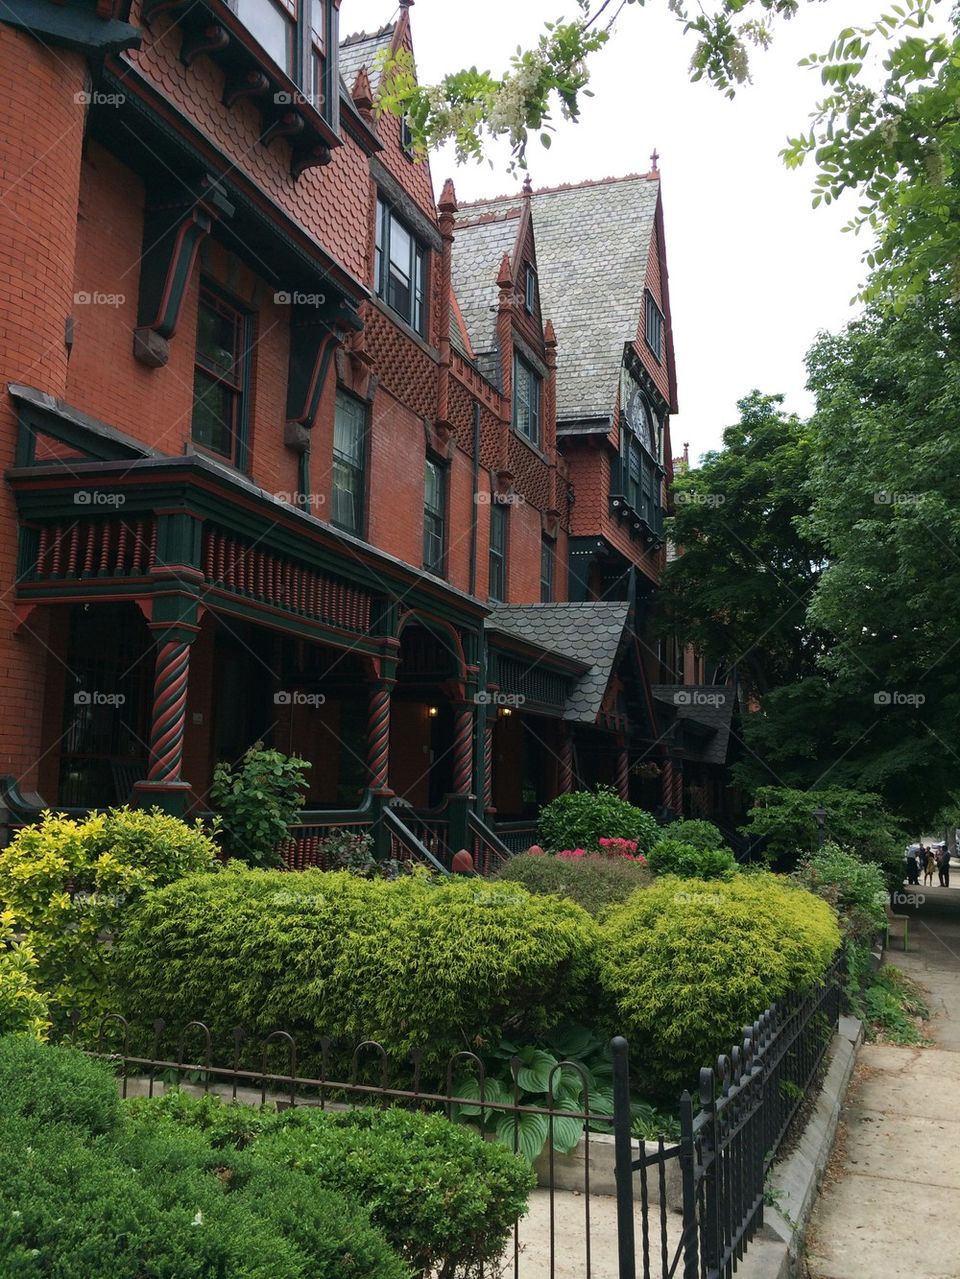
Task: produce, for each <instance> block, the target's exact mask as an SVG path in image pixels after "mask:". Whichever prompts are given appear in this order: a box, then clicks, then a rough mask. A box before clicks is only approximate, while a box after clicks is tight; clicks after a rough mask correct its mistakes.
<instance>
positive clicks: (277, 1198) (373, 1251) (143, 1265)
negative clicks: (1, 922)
mask: <svg viewBox="0 0 960 1279" xmlns="http://www.w3.org/2000/svg"><path fill="white" fill-rule="evenodd" d="M16 1067H19V1068H20V1071H21V1073H20V1074H19V1075H18V1074H17V1071H16ZM24 1072H25V1073H24ZM11 1083H13V1084H14V1085H15V1087H14V1088H13V1089H12V1090H9V1091H8V1086H9V1085H10V1084H11ZM0 1094H2V1095H0V1114H2V1117H3V1121H2V1122H0V1274H3V1275H5V1276H6V1275H10V1276H13V1275H24V1276H26V1275H41V1274H42V1275H51V1276H55V1277H56V1279H146V1277H147V1276H150V1277H151V1279H222V1277H223V1276H226V1275H229V1276H231V1279H411V1275H410V1271H409V1269H408V1267H407V1266H406V1265H405V1264H404V1263H403V1262H402V1260H401V1259H400V1257H399V1256H398V1254H397V1253H396V1252H395V1251H394V1250H393V1249H392V1248H391V1247H390V1245H389V1244H388V1243H387V1241H386V1239H385V1237H384V1236H383V1234H382V1232H381V1231H379V1230H378V1229H377V1228H376V1227H375V1226H373V1225H372V1224H371V1222H370V1219H369V1217H368V1215H367V1213H366V1211H365V1210H364V1209H363V1208H361V1207H357V1206H354V1204H353V1203H352V1202H351V1201H350V1200H348V1199H347V1198H346V1197H345V1196H344V1195H342V1194H340V1193H338V1192H336V1191H335V1190H334V1189H330V1188H327V1187H325V1186H323V1185H322V1184H318V1182H317V1179H316V1178H312V1177H310V1176H308V1175H306V1174H304V1173H302V1172H298V1171H296V1170H295V1169H289V1168H285V1167H281V1166H280V1165H277V1166H276V1167H275V1168H273V1169H271V1168H269V1167H263V1168H258V1167H253V1166H250V1165H249V1163H248V1164H246V1165H243V1164H242V1163H241V1157H240V1156H237V1161H236V1162H237V1165H238V1166H237V1167H236V1168H234V1166H233V1161H231V1159H230V1158H229V1157H226V1156H225V1155H224V1153H223V1152H222V1151H217V1150H215V1149H214V1148H213V1146H212V1145H211V1144H210V1143H209V1142H208V1141H207V1140H206V1139H205V1138H204V1137H203V1135H202V1134H201V1133H199V1132H191V1131H189V1130H187V1129H184V1128H180V1127H176V1126H173V1125H170V1126H168V1128H167V1129H166V1130H164V1131H154V1132H149V1131H144V1130H143V1129H142V1128H141V1129H139V1130H138V1128H137V1127H136V1125H131V1124H130V1123H128V1122H125V1121H124V1115H123V1113H122V1110H119V1109H118V1101H117V1086H116V1080H115V1079H114V1078H113V1077H112V1076H111V1074H110V1072H109V1071H108V1070H107V1069H106V1068H105V1067H103V1066H101V1065H100V1064H98V1063H96V1062H94V1061H90V1060H88V1059H87V1058H85V1057H83V1056H81V1055H80V1054H78V1053H75V1052H73V1051H72V1050H69V1049H64V1048H51V1047H47V1046H44V1045H41V1044H38V1043H37V1042H36V1041H35V1040H30V1039H27V1038H26V1037H16V1038H15V1039H14V1040H13V1042H12V1044H11V1040H10V1039H4V1040H0ZM108 1097H109V1100H108ZM235 1174H239V1175H235Z"/></svg>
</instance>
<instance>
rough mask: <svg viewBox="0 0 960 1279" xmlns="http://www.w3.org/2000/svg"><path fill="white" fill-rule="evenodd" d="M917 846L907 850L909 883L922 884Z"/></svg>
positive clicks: (914, 845)
mask: <svg viewBox="0 0 960 1279" xmlns="http://www.w3.org/2000/svg"><path fill="white" fill-rule="evenodd" d="M917 852H918V850H917V846H916V844H911V845H910V847H909V848H908V849H907V883H908V884H919V883H920V863H919V862H918V861H917Z"/></svg>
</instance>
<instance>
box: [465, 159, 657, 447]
mask: <svg viewBox="0 0 960 1279" xmlns="http://www.w3.org/2000/svg"><path fill="white" fill-rule="evenodd" d="M659 190H660V183H659V181H658V180H657V179H655V178H648V177H646V176H643V175H637V174H631V175H629V176H627V177H622V178H604V179H602V180H599V181H593V182H583V183H580V184H579V185H571V186H561V187H555V188H546V189H544V190H541V191H534V193H533V195H532V196H531V199H532V201H533V234H534V239H535V241H536V246H537V270H538V273H539V284H540V305H541V311H542V313H543V318H544V320H547V319H550V320H552V321H553V326H554V328H555V329H556V332H557V344H558V345H557V418H558V421H559V422H561V423H562V422H572V421H577V420H582V419H584V418H591V417H593V418H595V417H607V416H609V415H610V414H611V413H612V411H613V406H614V404H615V402H616V396H617V387H618V383H619V374H620V365H621V362H622V359H623V346H624V343H625V342H632V341H633V340H634V339H635V337H636V335H637V328H638V325H639V322H640V308H641V306H642V303H643V289H644V282H645V280H646V274H647V261H648V257H649V252H650V238H651V235H652V232H653V224H654V217H655V214H656V208H657V196H658V194H659ZM521 203H522V197H520V196H504V197H502V198H499V199H496V200H483V201H478V202H477V203H476V204H471V205H463V206H462V207H461V210H460V216H459V220H458V228H457V238H456V241H455V243H454V249H453V252H454V280H455V284H456V291H457V297H458V298H459V299H460V305H461V308H464V319H465V320H466V322H467V328H468V330H469V332H470V339H471V341H472V342H473V346H474V349H476V350H484V349H487V348H488V347H489V346H491V345H492V326H493V320H494V317H495V308H496V304H497V285H496V275H497V265H498V264H499V260H500V257H501V256H502V254H503V253H504V252H510V251H511V250H512V247H513V246H512V244H511V245H510V246H509V247H508V248H506V249H504V248H503V247H502V245H503V244H504V243H505V242H506V238H507V233H506V226H508V225H512V226H513V227H514V228H516V222H510V218H511V217H516V216H518V213H519V209H520V207H521ZM514 210H516V211H517V212H516V213H514V212H513V211H514ZM487 215H493V216H492V219H491V220H488V221H482V220H480V219H482V218H484V217H486V216H487ZM498 218H499V219H500V220H499V221H498V220H497V219H498ZM600 249H602V251H599V250H600ZM494 256H496V262H495V263H494V265H493V270H492V272H491V269H490V266H491V261H492V259H493V257H494ZM458 257H459V258H460V259H461V261H460V263H459V264H458V261H457V259H458ZM465 296H466V297H467V298H468V302H467V306H466V307H464V298H465ZM491 306H492V307H493V308H494V310H491V309H490V308H491ZM468 311H469V318H468V314H467V312H468ZM475 324H476V325H477V326H478V327H477V328H476V329H475V328H474V325H475Z"/></svg>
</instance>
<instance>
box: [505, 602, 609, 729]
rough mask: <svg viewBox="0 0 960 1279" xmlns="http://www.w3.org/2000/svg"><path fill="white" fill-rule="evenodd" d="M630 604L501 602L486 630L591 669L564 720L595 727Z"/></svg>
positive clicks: (580, 681) (579, 681)
mask: <svg viewBox="0 0 960 1279" xmlns="http://www.w3.org/2000/svg"><path fill="white" fill-rule="evenodd" d="M629 610H630V605H629V604H628V603H625V602H624V603H619V602H615V601H613V602H611V601H603V602H597V603H588V604H501V605H499V606H498V607H497V608H495V609H494V611H493V613H492V614H491V615H490V617H488V618H487V620H486V629H487V630H488V631H491V632H493V633H494V634H496V633H497V632H499V633H501V634H503V635H506V636H512V637H513V638H515V639H519V640H523V641H524V642H525V643H527V644H535V645H536V646H537V647H538V648H542V649H544V650H546V651H547V652H549V653H558V654H559V655H560V656H561V657H569V658H572V659H573V660H574V661H577V662H582V663H584V665H587V666H588V667H589V669H588V670H587V671H585V672H584V674H583V675H581V676H580V677H579V678H578V679H577V680H576V682H575V683H574V686H573V689H572V690H571V693H570V695H569V697H568V698H567V704H566V706H565V708H564V712H563V718H564V719H568V720H575V721H576V722H578V723H581V724H593V723H594V722H595V721H596V718H597V715H598V714H599V712H600V707H601V705H602V703H603V695H604V693H605V692H606V691H607V684H608V683H609V682H610V676H611V674H612V673H613V667H614V663H615V662H616V660H617V651H618V649H619V647H620V639H621V637H622V635H623V628H624V626H625V625H626V621H627V614H628V612H629Z"/></svg>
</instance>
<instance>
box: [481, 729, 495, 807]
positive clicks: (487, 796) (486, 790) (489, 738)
mask: <svg viewBox="0 0 960 1279" xmlns="http://www.w3.org/2000/svg"><path fill="white" fill-rule="evenodd" d="M494 723H495V721H494V720H493V719H491V718H490V717H489V716H488V718H487V722H486V724H485V725H484V729H483V807H484V810H485V811H486V812H490V811H491V810H492V808H493V728H494Z"/></svg>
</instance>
